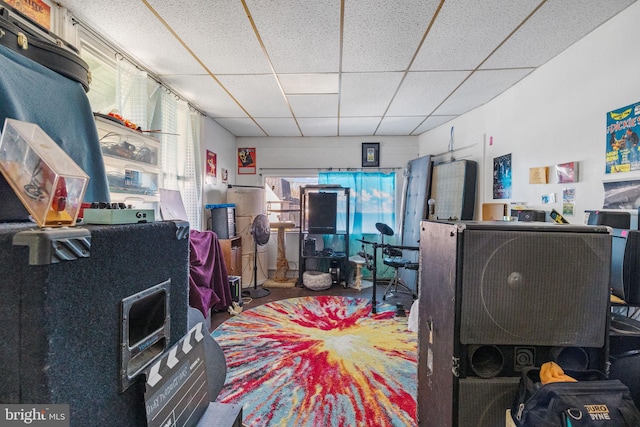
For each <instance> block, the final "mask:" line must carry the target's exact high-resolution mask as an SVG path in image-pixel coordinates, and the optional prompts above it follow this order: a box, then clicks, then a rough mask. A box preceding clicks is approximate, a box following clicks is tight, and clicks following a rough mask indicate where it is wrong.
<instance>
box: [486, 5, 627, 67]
mask: <svg viewBox="0 0 640 427" xmlns="http://www.w3.org/2000/svg"><path fill="white" fill-rule="evenodd" d="M633 1H635V0H608V1H589V2H585V1H583V0H548V1H547V2H546V3H545V4H544V5H543V6H542V7H541V8H540V10H539V11H538V12H537V13H536V14H535V15H533V16H532V17H531V19H529V21H527V22H526V23H525V24H524V25H523V26H522V28H520V29H519V30H518V32H516V33H515V34H514V36H513V37H512V38H510V39H509V40H508V41H507V42H506V43H505V44H504V45H503V46H502V47H501V48H500V49H499V50H498V51H497V52H496V53H495V54H493V55H492V56H491V57H490V58H489V60H488V61H487V62H486V63H485V64H483V66H482V68H505V67H511V68H514V67H538V66H540V65H542V64H544V63H546V62H547V61H549V60H550V59H551V58H553V57H554V56H556V55H558V54H559V53H560V52H562V51H563V50H565V49H566V48H567V47H569V46H571V45H572V44H573V43H575V42H576V41H578V40H579V39H581V38H582V37H584V36H586V35H587V34H588V33H590V32H591V31H592V30H593V29H594V27H596V26H598V25H600V24H601V23H602V22H604V21H606V20H607V19H609V18H610V17H611V16H613V15H615V14H616V13H618V11H620V9H622V8H624V7H626V6H628V5H629V4H631V3H633Z"/></svg>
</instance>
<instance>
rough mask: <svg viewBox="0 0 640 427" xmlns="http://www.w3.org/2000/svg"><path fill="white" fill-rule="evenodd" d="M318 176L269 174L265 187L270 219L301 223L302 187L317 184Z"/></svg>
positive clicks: (265, 180)
mask: <svg viewBox="0 0 640 427" xmlns="http://www.w3.org/2000/svg"><path fill="white" fill-rule="evenodd" d="M317 184H318V177H317V176H299V177H291V176H288V177H287V176H267V177H265V178H264V188H265V190H266V194H267V197H266V199H267V215H268V216H269V221H272V222H283V221H293V222H295V223H296V225H298V224H299V223H300V187H303V186H305V185H317Z"/></svg>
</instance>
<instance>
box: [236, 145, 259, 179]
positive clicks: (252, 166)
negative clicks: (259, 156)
mask: <svg viewBox="0 0 640 427" xmlns="http://www.w3.org/2000/svg"><path fill="white" fill-rule="evenodd" d="M255 173H256V149H255V148H238V174H239V175H254V174H255Z"/></svg>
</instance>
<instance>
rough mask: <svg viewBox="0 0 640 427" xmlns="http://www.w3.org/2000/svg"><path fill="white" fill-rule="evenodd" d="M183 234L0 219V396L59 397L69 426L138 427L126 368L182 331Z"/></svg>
mask: <svg viewBox="0 0 640 427" xmlns="http://www.w3.org/2000/svg"><path fill="white" fill-rule="evenodd" d="M188 234H189V229H188V223H186V222H172V221H166V222H155V223H142V224H125V225H108V226H102V225H100V226H78V227H72V228H60V229H38V228H37V227H36V226H35V224H32V223H26V224H25V223H13V224H11V223H5V224H0V271H1V273H2V276H1V277H2V278H1V279H0V378H1V380H0V403H5V404H29V403H31V404H68V405H69V410H70V425H71V426H78V427H81V426H82V427H83V426H90V425H94V426H96V425H105V426H106V425H109V426H133V425H146V410H145V404H144V378H142V377H140V376H137V375H136V374H137V373H139V372H141V370H140V369H138V368H140V367H141V366H144V364H148V363H151V362H152V361H153V360H154V358H155V357H156V356H158V355H161V354H163V351H165V349H167V348H170V346H171V345H173V344H175V343H176V342H178V341H179V340H180V339H181V338H182V337H183V336H184V335H185V334H186V333H187V323H188V321H187V318H188V289H189V283H188V274H189V255H188V254H189V252H188V251H189V240H188ZM123 376H124V381H123ZM127 377H128V378H127ZM140 380H141V381H140Z"/></svg>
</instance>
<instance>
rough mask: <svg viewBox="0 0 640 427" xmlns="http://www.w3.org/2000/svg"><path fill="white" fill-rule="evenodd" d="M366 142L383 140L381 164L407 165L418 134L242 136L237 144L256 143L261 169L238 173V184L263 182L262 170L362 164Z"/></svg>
mask: <svg viewBox="0 0 640 427" xmlns="http://www.w3.org/2000/svg"><path fill="white" fill-rule="evenodd" d="M363 142H379V143H380V167H382V168H393V167H398V168H404V166H406V164H407V162H408V161H409V160H410V159H414V158H416V157H418V137H411V136H407V137H402V136H400V137H398V136H394V137H390V136H376V137H371V136H368V137H306V138H302V137H300V138H294V137H289V138H267V137H265V138H256V137H239V138H237V139H236V145H237V147H255V149H256V164H257V168H258V171H257V174H256V175H238V176H237V177H236V181H237V182H236V184H238V185H262V177H261V176H260V173H262V174H263V175H280V176H282V175H283V174H285V175H286V174H291V175H293V176H296V175H297V176H300V175H308V174H309V173H311V174H317V172H318V169H321V168H322V169H325V168H329V167H331V168H333V169H334V170H338V169H340V168H342V169H346V168H360V167H361V166H362V143H363ZM261 169H262V170H261ZM292 169H297V170H292Z"/></svg>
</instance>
